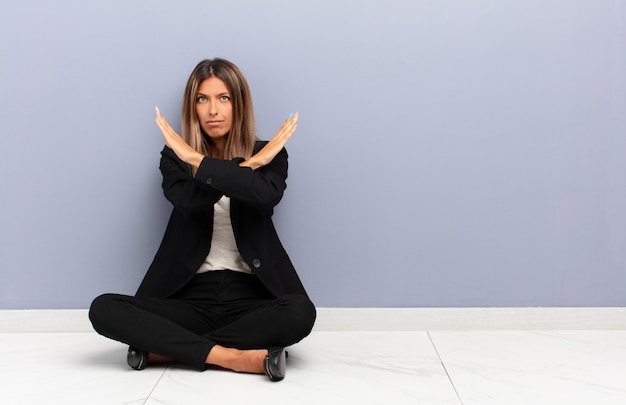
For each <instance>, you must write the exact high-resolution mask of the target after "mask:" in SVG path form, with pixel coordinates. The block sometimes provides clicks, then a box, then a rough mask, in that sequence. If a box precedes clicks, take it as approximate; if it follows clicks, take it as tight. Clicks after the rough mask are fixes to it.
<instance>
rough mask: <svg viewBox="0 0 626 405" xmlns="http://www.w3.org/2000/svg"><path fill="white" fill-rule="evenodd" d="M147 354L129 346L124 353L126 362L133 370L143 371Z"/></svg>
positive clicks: (146, 363)
mask: <svg viewBox="0 0 626 405" xmlns="http://www.w3.org/2000/svg"><path fill="white" fill-rule="evenodd" d="M148 354H149V353H148V352H146V351H143V350H139V349H137V348H136V347H132V346H130V347H129V348H128V353H126V362H127V363H128V365H129V366H130V367H131V368H133V369H135V370H143V369H144V368H146V367H147V366H148Z"/></svg>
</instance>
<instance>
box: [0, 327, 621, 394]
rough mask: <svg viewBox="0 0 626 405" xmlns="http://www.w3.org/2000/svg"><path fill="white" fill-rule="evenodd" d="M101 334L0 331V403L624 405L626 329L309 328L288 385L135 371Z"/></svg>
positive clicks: (158, 369) (231, 376) (157, 369)
mask: <svg viewBox="0 0 626 405" xmlns="http://www.w3.org/2000/svg"><path fill="white" fill-rule="evenodd" d="M125 354H126V350H125V347H124V346H122V345H121V344H119V343H116V342H113V341H110V340H108V339H105V338H103V337H101V336H98V335H96V334H95V333H0V381H1V383H0V404H3V405H13V404H81V405H84V404H153V405H155V404H176V405H179V404H209V403H210V404H289V405H294V404H298V405H299V404H324V405H329V404H428V405H436V404H451V405H452V404H455V405H459V404H464V405H474V404H476V405H487V404H506V405H511V404H549V405H559V404H567V405H575V404H581V405H583V404H584V405H610V404H615V405H618V404H619V405H624V404H626V331H624V330H618V331H552V332H540V331H537V332H530V331H485V332H480V331H445V332H444V331H430V332H313V334H311V336H309V337H308V338H307V339H305V340H304V341H302V342H301V343H299V344H297V345H295V346H293V347H291V348H290V349H289V359H288V374H287V377H286V379H285V380H284V381H282V382H278V383H271V382H269V381H268V380H267V379H266V378H265V377H264V376H261V375H244V374H236V373H232V372H228V371H219V370H208V371H205V372H198V371H194V370H191V369H189V368H186V367H184V366H169V367H167V366H153V367H149V368H148V369H146V370H143V371H140V372H138V371H133V370H131V369H130V368H128V366H127V365H126V362H125Z"/></svg>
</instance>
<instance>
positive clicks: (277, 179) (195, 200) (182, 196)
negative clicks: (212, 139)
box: [161, 143, 288, 213]
mask: <svg viewBox="0 0 626 405" xmlns="http://www.w3.org/2000/svg"><path fill="white" fill-rule="evenodd" d="M263 145H264V143H261V144H260V145H259V147H262V146H263ZM257 149H258V148H257ZM161 154H162V157H161V172H162V174H163V191H164V193H165V196H166V198H167V199H168V200H169V201H170V202H171V203H172V204H173V205H174V207H176V208H177V209H179V210H181V211H183V212H184V213H191V212H197V211H201V210H205V209H207V207H208V206H211V207H212V206H213V204H215V203H216V202H217V201H218V200H219V199H220V198H221V197H222V195H226V196H228V197H229V198H232V199H236V200H239V201H240V202H242V203H245V204H247V205H250V206H253V207H255V208H257V209H258V210H259V211H268V210H271V209H272V208H273V207H274V206H275V205H276V204H278V203H279V202H280V200H281V199H282V196H283V193H284V191H285V189H286V188H287V183H286V180H287V169H288V154H287V150H286V149H285V148H283V149H282V150H281V151H280V152H279V153H278V155H276V157H274V159H273V160H272V161H271V162H270V163H269V164H268V165H266V166H263V167H261V168H259V169H257V170H252V169H250V168H249V167H241V166H239V164H240V163H241V162H243V159H242V158H236V159H233V160H222V159H213V158H210V157H208V156H205V157H204V159H202V162H201V163H200V166H199V167H198V171H197V172H196V175H195V177H193V176H192V175H191V172H190V171H189V168H188V165H187V164H185V163H184V162H182V161H181V160H180V159H179V158H178V157H177V156H176V154H175V153H174V151H172V150H171V149H170V148H168V147H167V146H166V147H165V148H164V150H163V152H162V153H161Z"/></svg>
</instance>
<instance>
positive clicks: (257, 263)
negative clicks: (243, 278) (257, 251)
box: [252, 259, 261, 269]
mask: <svg viewBox="0 0 626 405" xmlns="http://www.w3.org/2000/svg"><path fill="white" fill-rule="evenodd" d="M252 266H253V267H254V268H255V269H258V268H259V267H261V261H260V260H259V259H254V260H253V261H252Z"/></svg>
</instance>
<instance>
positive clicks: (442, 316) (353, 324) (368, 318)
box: [0, 307, 626, 333]
mask: <svg viewBox="0 0 626 405" xmlns="http://www.w3.org/2000/svg"><path fill="white" fill-rule="evenodd" d="M587 329H589V330H626V308H622V307H617V308H318V310H317V321H316V323H315V329H314V330H315V331H421V330H587ZM92 331H93V329H92V328H91V324H90V323H89V319H88V318H87V310H84V309H71V310H65V309H64V310H0V333H35V332H38V333H55V332H92Z"/></svg>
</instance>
